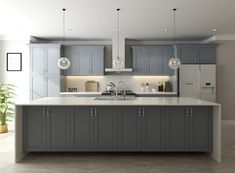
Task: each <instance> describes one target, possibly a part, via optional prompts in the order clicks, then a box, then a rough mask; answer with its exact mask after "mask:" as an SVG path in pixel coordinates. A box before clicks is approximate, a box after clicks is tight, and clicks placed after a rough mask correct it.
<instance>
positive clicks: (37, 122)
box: [23, 106, 46, 151]
mask: <svg viewBox="0 0 235 173" xmlns="http://www.w3.org/2000/svg"><path fill="white" fill-rule="evenodd" d="M43 110H44V108H43V107H41V106H28V107H26V108H24V116H23V123H24V136H23V139H24V150H25V151H45V149H46V137H45V134H46V133H45V129H46V125H45V116H44V115H45V114H44V113H43Z"/></svg>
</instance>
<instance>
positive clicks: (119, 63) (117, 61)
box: [113, 8, 124, 69]
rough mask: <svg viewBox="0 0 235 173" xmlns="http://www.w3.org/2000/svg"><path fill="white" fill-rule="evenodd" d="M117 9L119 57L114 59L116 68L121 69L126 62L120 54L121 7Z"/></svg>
mask: <svg viewBox="0 0 235 173" xmlns="http://www.w3.org/2000/svg"><path fill="white" fill-rule="evenodd" d="M116 11H117V57H115V59H114V60H113V67H114V68H116V69H120V68H122V67H123V65H124V62H123V60H122V58H121V57H120V55H119V52H120V50H119V40H120V27H119V13H120V8H117V9H116Z"/></svg>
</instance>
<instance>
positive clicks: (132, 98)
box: [95, 97, 136, 101]
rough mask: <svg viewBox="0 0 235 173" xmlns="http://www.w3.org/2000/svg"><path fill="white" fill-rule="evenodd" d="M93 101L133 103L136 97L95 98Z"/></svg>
mask: <svg viewBox="0 0 235 173" xmlns="http://www.w3.org/2000/svg"><path fill="white" fill-rule="evenodd" d="M95 100H98V101H134V100H136V97H125V98H124V97H117V98H116V97H96V98H95Z"/></svg>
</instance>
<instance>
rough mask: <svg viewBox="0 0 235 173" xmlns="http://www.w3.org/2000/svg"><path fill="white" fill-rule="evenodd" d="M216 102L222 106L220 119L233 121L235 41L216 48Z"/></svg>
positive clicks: (222, 43) (234, 106) (234, 103)
mask: <svg viewBox="0 0 235 173" xmlns="http://www.w3.org/2000/svg"><path fill="white" fill-rule="evenodd" d="M217 102H218V103H221V104H222V119H223V120H235V114H234V113H235V41H226V42H221V43H219V45H218V47H217Z"/></svg>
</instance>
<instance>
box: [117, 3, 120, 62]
mask: <svg viewBox="0 0 235 173" xmlns="http://www.w3.org/2000/svg"><path fill="white" fill-rule="evenodd" d="M119 11H120V8H117V58H118V60H119V58H120V57H119V37H120V33H119V32H120V28H119V27H120V26H119Z"/></svg>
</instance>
